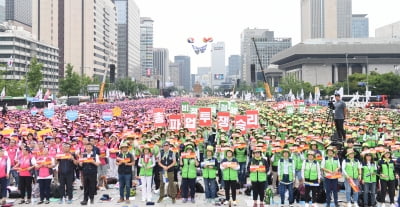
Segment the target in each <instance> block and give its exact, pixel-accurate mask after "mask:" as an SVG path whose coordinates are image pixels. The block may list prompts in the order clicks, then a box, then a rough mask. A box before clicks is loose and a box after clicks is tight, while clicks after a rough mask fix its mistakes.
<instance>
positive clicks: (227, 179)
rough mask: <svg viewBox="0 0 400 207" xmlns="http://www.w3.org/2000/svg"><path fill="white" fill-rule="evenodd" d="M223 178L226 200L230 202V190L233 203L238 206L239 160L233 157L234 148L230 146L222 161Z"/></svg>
mask: <svg viewBox="0 0 400 207" xmlns="http://www.w3.org/2000/svg"><path fill="white" fill-rule="evenodd" d="M220 168H221V171H222V178H223V180H224V185H225V186H224V187H225V202H226V204H228V203H229V202H230V192H229V190H231V192H232V200H233V205H234V206H236V205H237V203H236V183H237V181H238V171H239V169H240V166H239V162H238V161H237V159H236V158H234V157H233V149H231V148H229V149H228V150H226V152H225V158H224V159H223V160H222V162H221V167H220Z"/></svg>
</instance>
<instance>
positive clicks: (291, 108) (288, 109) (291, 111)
mask: <svg viewBox="0 0 400 207" xmlns="http://www.w3.org/2000/svg"><path fill="white" fill-rule="evenodd" d="M286 113H287V114H293V113H294V107H293V106H286Z"/></svg>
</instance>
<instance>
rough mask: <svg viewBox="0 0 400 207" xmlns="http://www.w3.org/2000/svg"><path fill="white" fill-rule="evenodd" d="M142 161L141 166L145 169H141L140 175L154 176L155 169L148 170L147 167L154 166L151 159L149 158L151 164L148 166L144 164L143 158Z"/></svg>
mask: <svg viewBox="0 0 400 207" xmlns="http://www.w3.org/2000/svg"><path fill="white" fill-rule="evenodd" d="M140 160H141V164H142V166H143V167H141V168H140V172H139V175H140V176H152V175H153V168H150V169H146V167H147V166H152V165H153V161H152V160H151V158H149V162H148V163H147V164H146V163H145V162H144V158H142V159H140Z"/></svg>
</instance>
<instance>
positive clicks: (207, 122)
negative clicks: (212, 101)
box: [199, 108, 212, 127]
mask: <svg viewBox="0 0 400 207" xmlns="http://www.w3.org/2000/svg"><path fill="white" fill-rule="evenodd" d="M211 119H212V117H211V108H199V126H201V127H206V126H211V124H212V120H211Z"/></svg>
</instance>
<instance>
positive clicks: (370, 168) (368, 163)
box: [361, 152, 378, 206]
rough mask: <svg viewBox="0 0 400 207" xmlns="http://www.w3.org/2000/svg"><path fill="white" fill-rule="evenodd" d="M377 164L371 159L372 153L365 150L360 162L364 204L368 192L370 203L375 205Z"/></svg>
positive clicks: (366, 202)
mask: <svg viewBox="0 0 400 207" xmlns="http://www.w3.org/2000/svg"><path fill="white" fill-rule="evenodd" d="M377 172H378V169H377V166H376V164H375V162H374V160H373V159H372V154H371V153H370V152H367V153H366V154H365V155H364V162H363V164H362V179H361V182H362V184H363V190H364V194H363V196H364V206H366V205H367V204H368V194H371V195H372V196H371V204H372V205H375V203H376V197H375V194H376V178H377Z"/></svg>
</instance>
